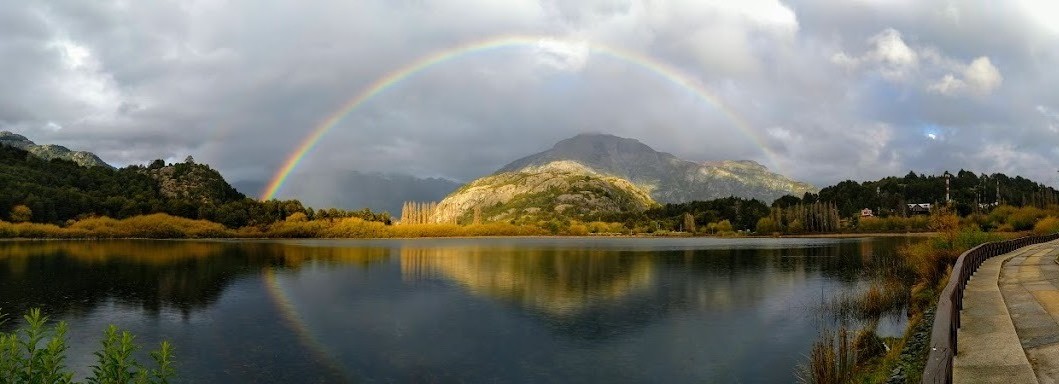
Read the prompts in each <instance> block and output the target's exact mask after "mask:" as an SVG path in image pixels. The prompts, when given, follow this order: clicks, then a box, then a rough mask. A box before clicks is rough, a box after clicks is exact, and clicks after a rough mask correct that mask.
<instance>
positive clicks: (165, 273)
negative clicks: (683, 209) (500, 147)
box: [0, 238, 913, 383]
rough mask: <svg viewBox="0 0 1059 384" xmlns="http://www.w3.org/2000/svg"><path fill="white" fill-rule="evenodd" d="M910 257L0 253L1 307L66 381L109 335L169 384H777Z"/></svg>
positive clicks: (175, 247) (578, 244)
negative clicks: (842, 295)
mask: <svg viewBox="0 0 1059 384" xmlns="http://www.w3.org/2000/svg"><path fill="white" fill-rule="evenodd" d="M908 241H913V240H910V239H907V238H881V239H846V240H831V239H604V238H584V239H566V238H563V239H559V238H557V239H550V238H543V239H442V240H393V241H384V240H379V241H342V240H339V241H330V240H311V241H277V242H266V241H252V242H246V241H197V242H192V241H98V242H97V241H44V242H22V241H15V242H0V308H3V311H4V312H6V313H22V311H24V310H25V309H27V308H30V307H35V306H39V307H43V308H44V309H45V310H46V312H47V313H48V314H50V315H52V317H53V318H56V319H62V320H67V321H69V322H70V323H71V330H70V340H71V344H72V346H71V351H70V354H71V358H70V361H69V362H68V363H69V365H70V366H71V367H72V368H74V369H75V370H78V371H79V372H86V371H87V369H88V368H87V367H88V366H90V365H91V364H92V363H93V362H92V361H91V360H90V355H91V351H92V350H94V349H95V347H96V346H97V345H98V342H99V336H100V335H101V333H102V330H103V329H104V328H105V327H106V326H107V324H116V325H118V326H119V327H122V328H125V329H128V330H131V331H133V332H134V333H135V334H137V335H138V340H139V341H140V342H141V343H149V344H152V345H154V344H156V343H157V342H159V341H161V340H163V339H168V340H170V341H172V342H173V343H174V345H175V347H176V349H177V353H178V355H177V356H178V362H179V372H180V374H181V381H183V382H219V383H241V382H242V383H291V382H369V383H370V382H380V383H388V382H505V383H506V382H515V383H541V382H608V383H649V382H666V383H679V382H710V383H713V382H717V383H722V382H723V383H758V382H774V383H789V382H792V381H794V380H795V376H794V375H795V369H796V367H797V365H798V364H800V363H801V362H802V361H803V356H804V355H805V354H806V353H807V352H808V350H809V347H810V345H811V343H812V342H813V340H815V338H816V337H817V333H818V331H819V330H820V329H821V328H822V327H830V326H833V321H834V320H833V317H832V316H829V315H828V314H827V313H826V311H823V310H821V307H822V305H821V303H823V302H825V301H826V300H828V299H829V298H830V297H832V296H834V295H836V294H837V293H839V292H843V291H848V290H850V289H856V288H857V287H863V286H864V284H866V282H867V281H869V280H870V279H872V278H873V276H874V273H873V269H874V268H875V267H874V266H875V265H879V264H880V263H884V262H885V261H886V260H888V259H889V258H892V257H893V252H894V249H895V247H896V246H898V245H899V244H903V243H906V242H908ZM902 317H903V316H902V315H901V314H900V313H896V314H893V315H891V316H890V318H889V319H884V321H882V322H881V324H880V332H882V333H895V332H896V333H899V332H900V329H901V327H903V323H902V322H901V319H902ZM13 325H15V324H10V323H9V324H7V325H6V326H7V329H10V328H11V327H12V326H13Z"/></svg>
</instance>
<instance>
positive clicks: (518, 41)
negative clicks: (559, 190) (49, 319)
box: [261, 35, 778, 200]
mask: <svg viewBox="0 0 1059 384" xmlns="http://www.w3.org/2000/svg"><path fill="white" fill-rule="evenodd" d="M548 44H568V45H572V46H575V47H584V48H587V49H588V50H589V52H590V53H592V54H599V55H604V56H609V57H613V58H616V59H618V60H622V61H625V62H628V63H632V64H635V65H637V66H639V67H642V68H645V69H647V70H649V71H651V72H653V73H655V74H658V75H659V76H661V77H662V78H665V79H667V80H669V81H670V82H672V83H674V84H676V85H679V86H680V87H682V88H685V89H688V90H690V91H691V92H692V93H694V94H695V95H697V96H698V97H699V98H701V99H703V100H705V101H706V102H708V103H710V104H712V105H713V106H715V107H716V108H717V109H718V110H720V111H721V112H722V113H723V114H724V115H725V116H726V117H727V118H728V119H729V120H730V121H731V122H732V123H734V124H735V126H736V127H737V128H738V129H739V130H740V131H742V132H743V133H744V134H746V135H747V137H749V138H750V139H751V140H752V141H754V143H755V144H756V145H757V146H758V147H759V148H761V150H762V151H763V152H764V154H765V156H766V157H768V158H769V160H770V161H771V162H772V163H773V165H778V163H777V162H776V161H775V160H774V156H772V153H771V152H769V150H768V147H767V146H766V145H764V141H763V140H762V138H761V137H760V136H759V135H758V134H757V132H755V130H754V129H753V128H752V127H751V126H750V124H749V123H747V121H746V120H745V119H743V118H742V117H740V116H739V115H738V114H737V113H735V111H734V110H733V109H732V108H730V107H729V106H728V105H726V104H725V103H724V102H723V101H722V100H721V99H720V98H719V97H717V96H715V95H714V94H713V93H711V92H709V91H708V90H707V89H706V88H705V87H703V86H702V84H700V82H699V81H697V80H694V79H692V78H691V77H689V76H687V75H685V74H684V73H683V72H682V71H681V70H679V69H677V68H676V67H673V66H671V65H669V64H666V63H664V62H662V61H659V60H657V59H654V58H651V57H649V56H646V55H643V54H641V53H638V52H634V51H629V50H625V49H621V48H616V47H612V46H608V45H604V44H601V43H596V42H591V41H579V40H568V39H559V38H555V37H552V36H526V35H511V36H501V37H493V38H490V39H487V40H479V41H474V42H470V43H466V44H461V45H457V46H455V47H451V48H448V49H445V50H441V51H438V52H435V53H433V54H430V55H427V56H424V57H422V58H420V59H418V60H416V61H414V62H412V63H411V64H409V65H407V66H404V67H402V68H399V69H397V70H395V71H393V72H390V73H389V74H387V75H385V76H383V77H380V78H378V79H377V80H375V81H374V82H372V83H371V84H369V85H368V86H367V87H366V88H364V89H363V90H362V91H361V92H360V93H358V94H357V95H356V96H354V97H353V98H352V99H350V100H349V101H347V102H345V103H344V104H343V105H342V107H341V108H339V109H338V110H336V111H335V112H334V113H332V114H331V115H330V116H328V117H327V118H325V119H323V121H321V122H320V124H319V125H317V126H316V127H314V128H313V130H312V132H311V133H310V134H309V135H308V136H307V137H305V138H304V139H303V140H302V141H301V143H300V144H299V145H298V147H297V148H296V149H295V150H294V151H293V152H291V153H290V154H289V155H288V156H287V158H286V159H285V161H284V162H283V166H281V167H280V168H279V170H277V171H276V173H275V174H274V175H273V176H272V179H271V180H270V181H269V183H268V185H266V187H265V190H264V191H263V192H262V193H261V199H262V200H269V199H272V198H274V197H276V193H277V192H278V191H279V189H280V188H281V187H282V186H283V183H284V182H285V181H286V180H287V177H288V176H290V174H291V172H292V171H294V169H295V168H296V167H297V166H298V164H299V163H300V162H301V161H302V159H304V158H305V155H306V154H308V153H309V152H310V151H311V150H312V149H313V148H314V147H315V146H316V144H317V143H318V142H319V141H320V139H321V138H322V137H323V136H324V135H325V134H327V132H328V131H330V130H331V129H332V128H334V127H335V125H337V124H338V123H339V122H340V121H341V120H342V119H343V118H344V117H345V116H346V115H348V114H349V113H350V112H352V111H353V110H354V109H356V108H357V107H359V106H361V105H362V104H364V102H365V101H367V100H369V99H371V98H372V97H375V96H376V95H378V94H380V93H382V92H383V91H385V90H387V89H389V88H390V87H393V86H394V85H395V84H397V83H400V82H401V81H403V80H405V79H408V78H409V77H411V76H413V75H415V74H417V73H419V72H421V71H423V70H425V69H427V68H430V67H433V66H435V65H438V64H441V63H444V62H447V61H450V60H452V59H455V58H458V57H461V56H464V55H468V54H472V53H477V52H482V51H488V50H493V49H501V48H509V47H527V46H528V47H545V48H546V46H547V45H548Z"/></svg>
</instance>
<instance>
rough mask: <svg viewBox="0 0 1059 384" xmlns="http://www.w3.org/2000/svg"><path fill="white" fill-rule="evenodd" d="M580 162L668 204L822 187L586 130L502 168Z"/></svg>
mask: <svg viewBox="0 0 1059 384" xmlns="http://www.w3.org/2000/svg"><path fill="white" fill-rule="evenodd" d="M552 161H574V162H578V163H580V164H583V165H585V166H586V167H588V168H590V169H593V170H595V171H596V172H599V173H602V174H607V175H612V176H615V177H620V178H624V179H627V180H629V181H631V182H632V183H634V184H636V185H638V186H640V187H641V188H643V189H646V190H648V191H649V192H650V194H651V196H652V198H654V199H655V200H657V201H659V202H662V203H682V202H688V201H695V200H712V199H717V198H722V197H729V196H736V197H743V198H755V199H758V200H762V201H773V200H775V199H777V198H780V197H782V196H784V195H795V196H801V195H803V194H804V193H805V192H816V191H817V189H816V187H814V186H812V185H810V184H808V183H804V182H799V181H795V180H792V179H790V178H789V177H787V176H784V175H781V174H778V173H775V172H772V171H770V170H768V168H767V167H765V166H764V165H761V164H759V163H757V162H755V161H752V160H722V161H704V162H695V161H691V160H685V159H681V158H679V157H676V156H674V155H672V154H670V153H667V152H661V151H656V150H654V149H653V148H651V147H650V146H648V145H647V144H644V143H642V142H640V141H638V140H636V139H631V138H624V137H619V136H615V135H610V134H601V133H584V134H579V135H577V136H574V137H571V138H568V139H565V140H561V141H559V142H557V143H556V144H555V145H554V146H552V148H551V149H548V150H545V151H543V152H539V153H535V154H532V155H529V156H526V157H523V158H520V159H518V160H515V161H513V162H511V163H509V164H508V165H505V166H504V167H502V168H500V170H499V171H497V172H498V173H504V172H514V171H518V170H520V169H522V168H526V167H530V166H535V165H543V164H547V163H549V162H552Z"/></svg>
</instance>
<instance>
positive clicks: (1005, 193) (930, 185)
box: [812, 169, 1059, 217]
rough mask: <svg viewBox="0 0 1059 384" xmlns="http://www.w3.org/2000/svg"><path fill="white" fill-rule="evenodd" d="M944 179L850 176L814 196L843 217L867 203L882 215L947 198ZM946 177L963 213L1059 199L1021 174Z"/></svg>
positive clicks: (1038, 204) (1042, 204) (1037, 204)
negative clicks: (854, 178) (859, 179)
mask: <svg viewBox="0 0 1059 384" xmlns="http://www.w3.org/2000/svg"><path fill="white" fill-rule="evenodd" d="M945 179H946V177H945V176H944V174H942V175H930V176H926V175H916V174H915V173H912V172H909V173H908V174H907V175H905V176H904V177H894V176H891V177H887V178H884V179H881V180H878V181H867V182H862V183H858V182H856V181H852V180H847V181H843V182H841V183H838V184H836V185H833V186H830V187H827V188H824V189H822V190H821V191H820V194H819V195H818V196H813V197H812V199H818V200H822V201H829V202H834V203H836V204H838V211H839V214H841V215H842V216H843V217H846V216H852V215H854V214H856V213H858V212H860V210H861V209H863V208H870V209H872V210H874V211H875V214H876V215H880V216H890V215H902V216H903V215H907V214H908V212H907V211H906V207H907V206H906V204H914V203H931V204H934V203H944V202H945ZM948 179H949V194H950V198H951V199H952V204H953V208H954V209H955V210H956V211H957V213H959V214H960V215H961V216H967V215H970V214H972V213H974V212H976V211H979V210H981V209H982V208H984V206H988V205H997V203H999V204H1003V205H1011V206H1015V207H1024V206H1032V207H1038V208H1044V207H1047V206H1048V205H1053V204H1057V203H1059V191H1056V190H1055V189H1053V188H1051V187H1048V186H1046V185H1044V184H1040V183H1037V182H1035V181H1032V180H1029V179H1026V178H1023V177H1022V176H1015V177H1009V176H1007V175H1004V174H1002V173H995V174H992V175H986V174H981V175H978V174H975V173H974V172H969V171H965V170H962V169H961V170H960V171H959V172H957V173H955V174H951V176H950V177H949V178H948ZM998 192H999V195H998V194H997V193H998Z"/></svg>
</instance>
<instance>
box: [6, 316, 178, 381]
mask: <svg viewBox="0 0 1059 384" xmlns="http://www.w3.org/2000/svg"><path fill="white" fill-rule="evenodd" d="M23 319H25V321H26V325H25V326H23V327H21V328H19V329H16V330H14V331H12V332H11V333H3V332H0V384H66V383H74V382H75V381H74V380H73V373H72V372H71V371H70V370H69V369H68V367H67V366H66V365H65V361H66V352H67V350H68V349H69V347H68V346H67V344H66V332H67V330H68V327H67V324H66V322H58V323H56V324H55V325H52V326H50V327H49V326H48V320H49V319H48V317H47V316H44V315H42V314H41V310H40V309H39V308H37V309H31V310H30V311H29V312H28V313H27V314H26V315H25V316H23ZM6 320H7V319H6V316H5V315H3V314H0V325H3V324H4V323H5V322H6ZM101 344H102V345H101V348H100V349H99V350H98V351H96V352H95V353H93V354H94V355H95V356H96V364H95V365H93V366H92V373H91V375H90V376H89V377H87V378H86V379H85V380H84V383H91V384H126V383H134V384H147V383H160V384H164V383H169V381H170V380H171V379H172V378H173V377H174V376H175V374H176V372H175V370H174V368H173V346H172V345H171V344H169V342H167V341H163V342H162V343H161V345H160V346H159V349H158V350H156V351H153V352H151V353H150V356H151V359H152V360H153V361H154V367H153V368H151V367H148V366H146V365H143V364H141V363H139V362H138V361H136V358H135V356H134V354H135V352H136V351H137V350H138V349H139V346H137V345H136V343H135V336H133V335H132V334H131V333H129V332H127V331H120V330H118V328H117V327H115V326H113V325H111V326H110V327H108V328H107V330H106V332H104V336H103V341H102V343H101Z"/></svg>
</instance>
